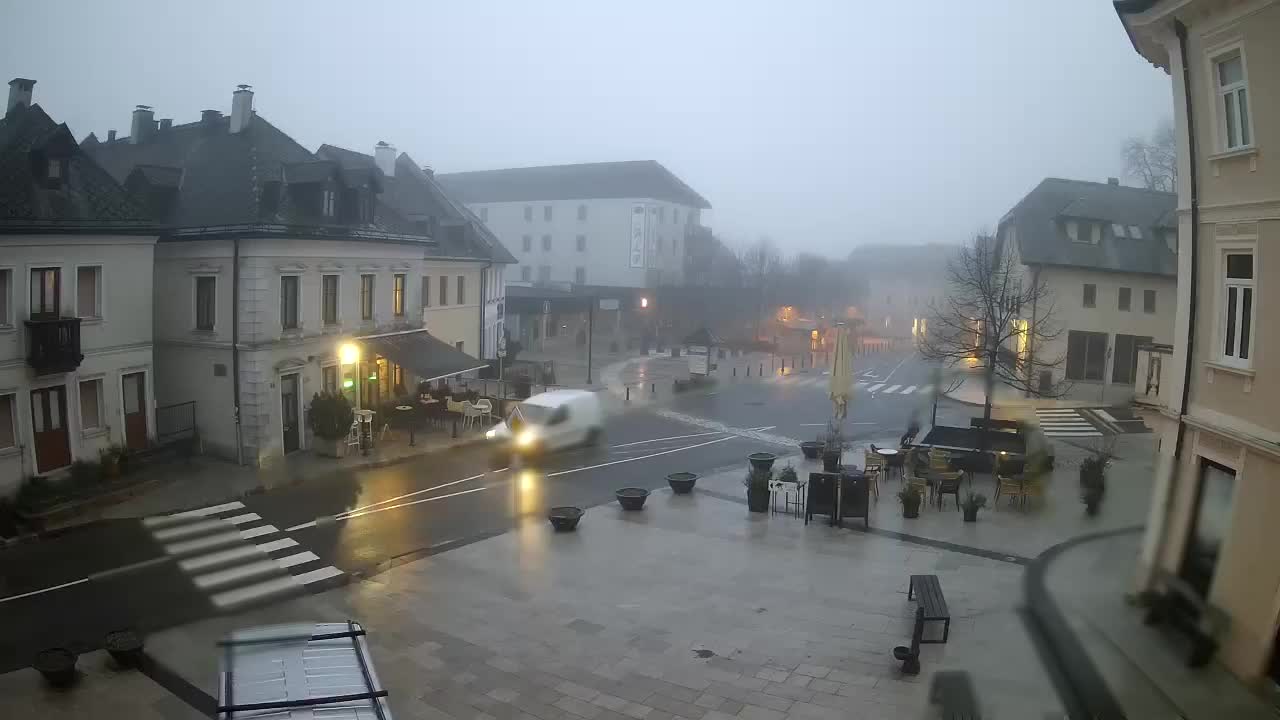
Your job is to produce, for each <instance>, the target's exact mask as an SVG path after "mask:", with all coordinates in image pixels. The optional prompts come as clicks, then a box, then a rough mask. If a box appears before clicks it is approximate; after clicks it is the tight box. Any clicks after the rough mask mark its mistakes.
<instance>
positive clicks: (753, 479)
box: [742, 468, 773, 513]
mask: <svg viewBox="0 0 1280 720" xmlns="http://www.w3.org/2000/svg"><path fill="white" fill-rule="evenodd" d="M772 479H773V470H771V469H768V468H752V469H750V470H748V471H747V477H746V479H745V480H743V481H742V484H743V485H746V486H747V509H748V510H750V511H751V512H755V513H762V512H766V511H767V510H768V509H769V481H770V480H772Z"/></svg>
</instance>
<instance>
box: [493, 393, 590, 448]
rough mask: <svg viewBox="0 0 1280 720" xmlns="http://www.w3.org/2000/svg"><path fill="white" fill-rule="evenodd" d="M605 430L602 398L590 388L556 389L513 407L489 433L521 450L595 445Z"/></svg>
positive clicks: (506, 444)
mask: <svg viewBox="0 0 1280 720" xmlns="http://www.w3.org/2000/svg"><path fill="white" fill-rule="evenodd" d="M603 432H604V413H603V411H602V410H601V409H600V398H598V397H596V394H595V393H593V392H588V391H586V390H552V391H551V392H544V393H539V394H537V395H534V396H532V397H530V398H528V399H527V400H524V401H523V402H521V403H520V404H518V405H516V406H515V407H514V408H512V409H511V412H510V413H509V414H508V415H507V418H506V420H504V421H502V422H500V423H498V424H497V425H494V426H493V427H492V428H491V429H490V430H489V431H488V432H486V433H485V437H486V438H488V439H489V440H490V441H493V442H495V443H501V444H502V445H503V446H505V447H509V449H511V450H512V451H514V452H518V453H536V452H542V451H546V450H559V449H560V448H564V447H570V446H573V445H594V444H596V443H597V442H599V440H600V437H601V435H602V434H603Z"/></svg>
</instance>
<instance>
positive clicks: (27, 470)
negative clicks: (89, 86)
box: [0, 78, 157, 496]
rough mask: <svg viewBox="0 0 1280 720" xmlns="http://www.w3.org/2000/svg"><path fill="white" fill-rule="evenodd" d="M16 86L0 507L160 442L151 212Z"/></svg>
mask: <svg viewBox="0 0 1280 720" xmlns="http://www.w3.org/2000/svg"><path fill="white" fill-rule="evenodd" d="M34 85H35V81H33V80H25V79H21V78H19V79H15V80H13V81H12V82H10V83H9V88H10V91H9V100H8V105H7V107H6V114H5V116H4V118H3V119H0V208H3V213H0V496H4V495H8V494H10V493H12V492H14V491H15V490H16V489H17V488H18V486H19V485H20V484H21V482H22V481H23V480H24V479H25V478H27V477H31V476H36V475H40V476H44V475H49V474H52V473H57V472H58V471H60V470H63V469H64V468H66V467H68V466H69V465H70V464H71V463H72V462H74V461H77V460H86V461H94V462H96V461H97V460H98V459H99V452H100V451H102V450H104V449H106V448H108V447H110V446H126V447H129V448H131V449H138V450H140V449H144V448H146V447H147V446H148V445H149V444H150V443H151V441H152V440H153V439H154V437H155V433H156V418H155V402H154V393H153V384H154V372H153V369H154V364H153V354H152V318H151V277H152V256H153V252H154V248H155V243H156V233H157V231H156V229H155V226H154V223H153V222H152V221H151V220H150V219H149V218H148V215H147V212H146V210H145V209H144V208H143V207H142V206H140V205H139V204H138V203H136V202H134V200H133V199H132V198H131V197H130V196H129V195H128V193H127V192H126V191H125V189H124V188H123V187H121V186H120V185H119V184H118V183H117V182H115V181H114V180H112V178H111V176H110V175H108V174H107V173H106V171H104V170H103V169H102V168H101V167H99V166H98V165H97V164H96V163H95V162H94V161H93V160H92V159H91V158H90V157H89V156H88V155H87V154H86V153H85V152H83V151H82V150H81V149H80V148H79V146H77V144H76V142H75V140H74V138H73V137H72V136H71V132H70V130H68V129H67V127H66V125H59V124H57V123H56V122H55V121H53V120H52V119H51V118H50V117H49V116H48V115H47V114H46V113H45V111H44V110H43V109H42V108H41V107H40V106H39V105H35V104H32V93H33V86H34Z"/></svg>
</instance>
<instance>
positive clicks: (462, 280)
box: [458, 275, 467, 305]
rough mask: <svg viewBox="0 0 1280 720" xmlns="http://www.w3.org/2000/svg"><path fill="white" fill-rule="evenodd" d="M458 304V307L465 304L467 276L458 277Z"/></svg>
mask: <svg viewBox="0 0 1280 720" xmlns="http://www.w3.org/2000/svg"><path fill="white" fill-rule="evenodd" d="M458 304H459V305H466V304H467V276H466V275H459V276H458Z"/></svg>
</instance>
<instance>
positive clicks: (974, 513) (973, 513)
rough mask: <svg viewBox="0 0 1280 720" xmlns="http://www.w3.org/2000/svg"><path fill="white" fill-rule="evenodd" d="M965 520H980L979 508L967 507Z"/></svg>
mask: <svg viewBox="0 0 1280 720" xmlns="http://www.w3.org/2000/svg"><path fill="white" fill-rule="evenodd" d="M964 521H965V522H978V509H977V508H974V509H972V510H969V509H968V508H965V509H964Z"/></svg>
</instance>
